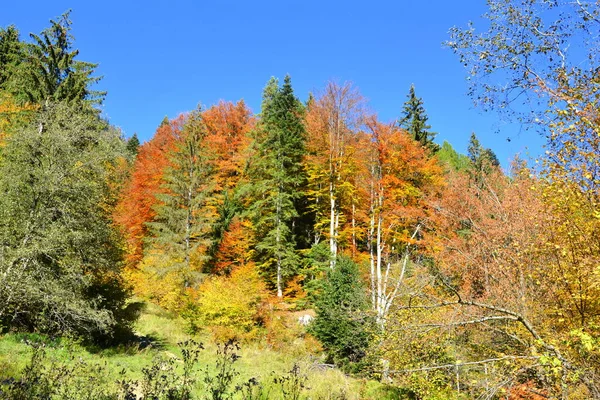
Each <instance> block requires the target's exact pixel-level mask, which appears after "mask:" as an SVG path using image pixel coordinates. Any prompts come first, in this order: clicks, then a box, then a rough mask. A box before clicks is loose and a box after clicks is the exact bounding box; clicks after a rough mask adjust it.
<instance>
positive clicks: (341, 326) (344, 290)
mask: <svg viewBox="0 0 600 400" xmlns="http://www.w3.org/2000/svg"><path fill="white" fill-rule="evenodd" d="M367 309H368V300H367V298H366V295H365V290H364V287H363V285H362V283H361V280H360V276H359V273H358V267H357V265H356V264H355V263H354V262H353V261H352V260H350V259H349V258H347V257H339V258H338V261H337V263H336V267H335V269H333V270H330V271H329V274H328V276H327V281H326V282H325V285H324V288H323V291H322V293H321V295H320V296H319V297H318V299H317V301H316V311H317V316H316V318H315V320H314V322H313V324H312V325H311V327H310V332H311V333H312V334H314V335H315V336H316V337H317V339H319V341H320V342H321V343H322V344H323V347H324V348H325V350H326V352H327V354H328V356H329V360H330V361H333V362H335V363H336V364H338V365H340V366H342V367H344V368H345V369H348V370H352V371H355V372H358V371H361V369H362V368H363V367H364V366H365V365H364V360H365V356H366V355H367V349H368V347H369V342H370V340H371V336H372V329H373V328H374V327H373V323H374V321H373V318H372V317H371V316H369V315H368V312H367Z"/></svg>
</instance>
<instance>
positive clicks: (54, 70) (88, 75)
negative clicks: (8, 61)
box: [5, 11, 106, 107]
mask: <svg viewBox="0 0 600 400" xmlns="http://www.w3.org/2000/svg"><path fill="white" fill-rule="evenodd" d="M69 14H70V11H67V12H66V13H64V14H63V15H62V16H61V17H60V19H59V20H58V21H56V20H51V21H50V22H51V26H50V27H49V28H47V29H45V30H44V31H42V33H41V34H39V35H36V34H33V33H32V34H30V37H31V39H32V43H26V44H24V48H23V59H22V61H21V62H18V63H17V64H18V65H17V67H15V68H13V69H12V70H11V76H10V77H9V78H8V79H7V82H6V84H5V86H6V89H7V90H9V91H10V92H11V93H12V94H13V95H15V96H16V97H17V98H19V99H20V100H21V101H28V102H31V103H38V104H45V103H53V102H62V101H66V102H69V103H79V104H84V105H86V106H90V107H94V106H98V105H100V104H102V102H103V100H104V97H105V95H106V93H105V92H100V91H95V90H93V89H92V86H93V85H95V84H96V83H97V82H98V81H99V80H100V79H101V77H98V76H94V72H95V69H96V67H97V66H98V64H94V63H90V62H86V61H80V60H77V59H76V57H77V56H78V55H79V50H76V49H73V42H74V38H73V36H72V34H71V24H72V23H71V20H70V19H69ZM9 29H10V28H9ZM13 64H14V62H13Z"/></svg>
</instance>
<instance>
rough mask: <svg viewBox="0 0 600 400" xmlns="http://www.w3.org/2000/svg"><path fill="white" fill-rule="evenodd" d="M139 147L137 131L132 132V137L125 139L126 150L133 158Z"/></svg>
mask: <svg viewBox="0 0 600 400" xmlns="http://www.w3.org/2000/svg"><path fill="white" fill-rule="evenodd" d="M139 148H140V139H138V136H137V133H134V134H133V136H132V137H130V138H129V140H128V141H127V152H128V153H129V154H130V155H131V156H132V157H133V158H135V156H136V155H137V153H138V150H139Z"/></svg>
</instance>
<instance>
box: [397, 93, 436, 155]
mask: <svg viewBox="0 0 600 400" xmlns="http://www.w3.org/2000/svg"><path fill="white" fill-rule="evenodd" d="M428 119H429V117H428V116H427V113H426V111H425V108H424V107H423V99H421V98H420V97H417V95H416V94H415V85H411V87H410V91H409V93H408V100H407V101H406V102H405V103H404V106H403V107H402V118H401V119H400V121H398V125H399V126H400V127H401V128H404V129H406V130H407V131H408V133H410V135H411V136H412V138H413V139H415V140H416V141H417V142H419V143H421V145H422V146H425V147H427V148H429V149H430V150H431V151H433V152H436V151H438V150H439V146H438V145H437V144H435V143H434V142H433V139H434V138H435V136H436V135H437V133H436V132H432V131H430V129H431V125H429V124H428V123H427V120H428Z"/></svg>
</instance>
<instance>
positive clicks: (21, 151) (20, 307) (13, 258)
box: [0, 104, 133, 337]
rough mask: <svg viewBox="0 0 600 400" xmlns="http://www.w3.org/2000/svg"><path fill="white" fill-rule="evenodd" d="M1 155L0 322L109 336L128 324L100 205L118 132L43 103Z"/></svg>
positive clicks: (113, 241) (114, 245) (115, 244)
mask: <svg viewBox="0 0 600 400" xmlns="http://www.w3.org/2000/svg"><path fill="white" fill-rule="evenodd" d="M0 149H1V152H2V155H1V156H0V193H2V196H0V324H1V325H2V326H4V327H10V328H13V329H25V330H35V331H41V332H48V333H52V334H64V333H72V334H81V335H85V336H86V337H89V335H105V336H106V335H110V334H114V333H115V332H116V329H117V328H119V327H120V326H121V327H122V326H124V325H127V324H128V322H130V321H131V317H133V315H132V314H131V313H128V311H127V309H126V308H125V301H126V300H127V297H128V291H127V290H126V288H125V286H124V285H123V283H122V281H121V278H120V268H121V265H122V264H121V259H122V254H121V251H120V249H121V245H120V241H119V237H118V235H117V234H116V232H115V230H114V229H113V225H112V223H111V220H110V205H109V204H107V201H108V199H110V198H111V197H112V195H111V193H110V191H111V187H110V184H109V172H110V171H111V170H112V168H111V166H112V165H114V164H115V163H116V162H117V160H118V159H119V158H120V157H122V156H123V154H124V146H123V142H122V140H121V139H120V135H119V133H118V132H117V131H115V130H113V129H110V128H107V127H106V126H105V127H104V128H103V129H101V130H99V129H98V121H97V119H96V118H95V117H94V116H92V115H91V114H89V113H87V112H82V110H81V108H73V107H71V106H68V105H66V104H55V105H53V104H50V105H49V106H48V107H46V109H45V110H44V111H42V112H41V113H40V114H39V116H38V118H37V120H36V121H34V122H33V123H32V124H30V125H29V126H27V127H26V128H25V129H23V130H20V131H17V132H15V133H14V134H12V135H11V136H10V137H9V138H8V139H7V141H6V145H5V147H2V148H0Z"/></svg>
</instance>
